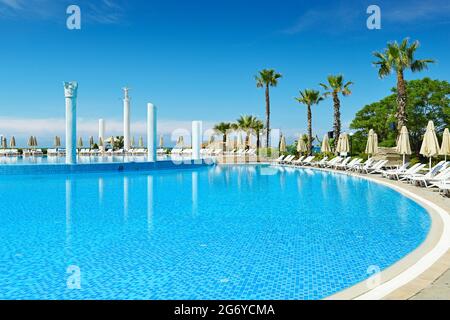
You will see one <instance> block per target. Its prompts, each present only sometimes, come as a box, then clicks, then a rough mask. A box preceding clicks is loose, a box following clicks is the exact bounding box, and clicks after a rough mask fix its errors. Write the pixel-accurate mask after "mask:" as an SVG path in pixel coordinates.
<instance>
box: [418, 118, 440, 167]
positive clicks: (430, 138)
mask: <svg viewBox="0 0 450 320" xmlns="http://www.w3.org/2000/svg"><path fill="white" fill-rule="evenodd" d="M420 154H421V155H423V156H425V157H428V158H430V169H431V158H433V157H435V156H437V155H438V154H439V142H438V139H437V136H436V131H435V129H434V123H433V121H428V126H427V131H426V132H425V135H424V136H423V142H422V146H421V148H420Z"/></svg>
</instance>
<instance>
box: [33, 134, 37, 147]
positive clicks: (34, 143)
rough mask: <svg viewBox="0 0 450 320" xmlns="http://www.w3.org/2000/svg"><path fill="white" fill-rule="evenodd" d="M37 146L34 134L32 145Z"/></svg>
mask: <svg viewBox="0 0 450 320" xmlns="http://www.w3.org/2000/svg"><path fill="white" fill-rule="evenodd" d="M37 146H38V141H37V137H36V136H34V137H33V147H37Z"/></svg>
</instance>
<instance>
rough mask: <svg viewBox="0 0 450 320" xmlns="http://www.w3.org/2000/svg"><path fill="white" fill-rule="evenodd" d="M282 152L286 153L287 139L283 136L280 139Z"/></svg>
mask: <svg viewBox="0 0 450 320" xmlns="http://www.w3.org/2000/svg"><path fill="white" fill-rule="evenodd" d="M280 152H286V138H285V137H284V136H281V139H280Z"/></svg>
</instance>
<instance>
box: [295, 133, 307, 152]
mask: <svg viewBox="0 0 450 320" xmlns="http://www.w3.org/2000/svg"><path fill="white" fill-rule="evenodd" d="M306 151H308V147H307V146H306V143H305V140H303V138H302V136H300V137H298V140H297V152H300V153H301V152H306Z"/></svg>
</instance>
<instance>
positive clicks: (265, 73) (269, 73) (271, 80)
mask: <svg viewBox="0 0 450 320" xmlns="http://www.w3.org/2000/svg"><path fill="white" fill-rule="evenodd" d="M281 77H282V75H281V74H280V73H277V72H276V71H275V70H273V69H263V70H262V71H260V72H259V74H258V75H257V76H255V80H256V87H257V88H265V89H266V92H265V95H266V148H269V136H270V92H269V87H276V86H277V84H278V79H280V78H281Z"/></svg>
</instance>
